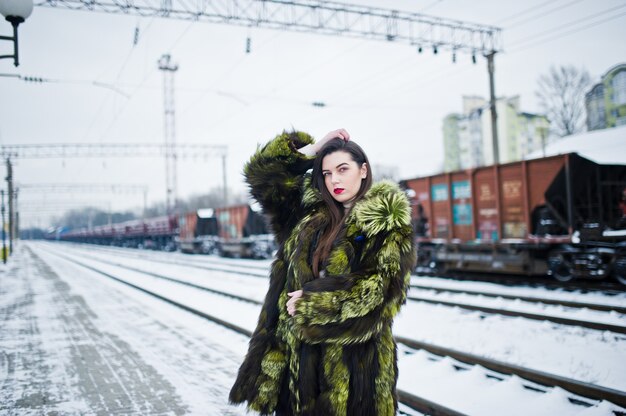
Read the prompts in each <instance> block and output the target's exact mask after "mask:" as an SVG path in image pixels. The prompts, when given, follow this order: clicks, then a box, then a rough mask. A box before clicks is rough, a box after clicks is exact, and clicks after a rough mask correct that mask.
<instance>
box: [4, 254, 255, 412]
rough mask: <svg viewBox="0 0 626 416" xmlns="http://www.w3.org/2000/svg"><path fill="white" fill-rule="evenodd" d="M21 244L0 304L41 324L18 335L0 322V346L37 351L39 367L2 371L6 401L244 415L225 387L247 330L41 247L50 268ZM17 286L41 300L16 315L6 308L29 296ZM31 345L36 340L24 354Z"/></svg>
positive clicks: (73, 408) (13, 351)
mask: <svg viewBox="0 0 626 416" xmlns="http://www.w3.org/2000/svg"><path fill="white" fill-rule="evenodd" d="M24 249H25V247H21V252H20V253H18V254H16V255H15V256H14V257H13V258H12V259H11V261H12V262H15V263H16V264H17V266H18V269H17V270H18V272H17V273H15V276H14V277H13V278H12V279H3V280H2V284H1V285H2V286H1V287H2V288H3V289H2V292H1V298H0V302H1V303H0V304H1V305H2V307H3V309H2V311H3V312H4V313H6V314H7V315H8V316H7V317H8V318H10V319H9V321H8V322H9V323H10V324H11V325H19V322H20V321H21V320H20V319H19V317H20V316H22V317H25V319H27V320H28V322H29V325H30V327H32V328H37V331H34V330H33V331H31V333H28V336H27V337H24V336H19V334H20V332H19V331H23V329H21V330H20V329H19V328H16V329H15V331H13V335H14V336H11V335H10V334H9V333H8V332H5V331H4V330H3V331H2V335H1V336H0V345H1V346H2V348H1V349H2V350H3V351H5V352H4V354H3V357H7V356H9V357H13V356H17V357H18V358H19V356H20V355H22V356H23V357H24V360H25V359H36V360H37V365H38V367H33V366H32V365H29V363H28V362H24V363H23V364H21V365H18V366H13V367H14V370H12V374H10V375H9V376H8V377H4V380H5V383H3V388H2V393H1V394H0V397H1V399H0V406H2V407H0V409H5V410H8V409H19V410H18V412H17V413H19V414H43V413H46V414H49V413H48V412H54V411H56V412H59V414H64V415H65V414H150V415H153V414H185V413H187V414H197V415H235V414H244V413H245V412H244V409H243V408H241V407H233V406H230V405H228V403H227V395H228V391H229V389H230V386H231V384H232V381H233V380H234V377H235V374H236V371H237V368H238V366H239V363H240V362H241V360H242V359H243V356H244V354H245V351H246V346H247V342H248V339H247V338H246V337H243V336H240V335H237V334H234V333H233V332H232V331H229V330H225V329H223V328H221V327H219V326H217V325H214V324H211V323H210V322H207V321H206V320H203V319H201V318H196V317H194V316H191V315H190V314H188V313H186V312H184V311H182V310H181V309H179V308H176V307H173V306H170V305H168V304H165V303H164V302H161V301H158V300H156V299H154V298H151V297H149V296H147V295H145V294H141V293H140V292H138V291H137V290H134V289H132V288H130V287H126V286H124V285H121V284H119V283H116V282H114V281H113V280H111V279H106V278H103V277H102V276H101V275H98V274H96V273H93V272H89V271H87V270H85V269H84V268H82V267H78V266H73V265H71V264H68V263H67V262H66V261H64V260H61V259H59V258H58V257H55V256H50V255H47V254H46V253H44V252H43V251H39V250H38V253H39V254H40V255H41V258H42V259H43V260H45V261H46V263H48V264H49V265H50V268H47V266H42V264H43V263H41V262H39V261H37V260H36V259H35V260H32V257H31V256H30V255H29V254H28V252H27V251H26V250H24ZM20 287H23V289H22V293H23V295H22V296H28V294H29V293H30V295H29V296H30V298H29V299H30V300H29V302H30V303H31V304H33V305H36V307H32V308H30V309H28V310H26V309H24V308H23V309H24V310H23V312H21V313H17V314H16V313H15V310H14V309H15V308H13V310H11V308H9V309H7V308H6V307H7V305H9V306H10V305H20V304H22V303H25V302H22V301H20V300H19V298H18V299H17V301H16V297H15V295H16V294H17V293H19V292H17V291H16V290H17V289H18V288H20ZM18 296H19V295H18ZM16 315H17V316H16ZM22 327H24V325H22ZM26 328H28V326H26ZM43 329H45V332H44V330H43ZM39 332H41V333H42V334H39ZM31 338H32V339H33V340H34V341H31ZM11 343H13V345H12V344H11ZM22 344H25V345H22ZM31 344H33V345H34V346H36V347H37V348H36V349H34V350H33V348H34V347H33V348H30V349H25V350H24V351H25V352H24V353H20V351H22V349H23V348H28V347H30V345H31ZM31 350H32V351H31ZM31 355H32V357H30V356H31ZM29 357H30V358H29ZM12 360H13V361H15V358H13V359H12ZM4 367H6V366H4ZM8 367H9V368H11V366H8ZM19 380H22V382H21V384H20V383H18V382H17V381H19ZM7 385H8V386H11V387H10V388H9V389H6V388H5V386H7ZM30 390H33V391H35V392H39V394H40V395H41V394H42V393H41V392H42V391H43V394H44V399H38V398H37V397H34V398H30V399H29V400H30V402H29V403H25V402H24V400H23V397H24V394H25V392H28V391H30ZM31 396H32V394H31ZM0 413H3V412H0Z"/></svg>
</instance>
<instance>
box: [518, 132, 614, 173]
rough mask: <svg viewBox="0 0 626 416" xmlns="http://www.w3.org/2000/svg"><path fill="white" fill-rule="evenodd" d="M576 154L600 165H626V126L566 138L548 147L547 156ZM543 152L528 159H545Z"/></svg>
mask: <svg viewBox="0 0 626 416" xmlns="http://www.w3.org/2000/svg"><path fill="white" fill-rule="evenodd" d="M570 152H576V153H578V154H579V155H580V156H582V157H585V158H587V159H589V160H592V161H594V162H596V163H600V164H614V165H623V164H624V163H626V126H618V127H613V128H610V129H602V130H594V131H588V132H584V133H579V134H574V135H571V136H567V137H564V138H562V139H559V140H557V141H555V142H552V143H550V144H548V145H547V146H546V149H545V155H546V156H552V155H559V154H565V153H570ZM543 155H544V153H543V151H541V150H538V151H536V152H533V153H530V154H528V155H527V156H526V159H536V158H540V157H543Z"/></svg>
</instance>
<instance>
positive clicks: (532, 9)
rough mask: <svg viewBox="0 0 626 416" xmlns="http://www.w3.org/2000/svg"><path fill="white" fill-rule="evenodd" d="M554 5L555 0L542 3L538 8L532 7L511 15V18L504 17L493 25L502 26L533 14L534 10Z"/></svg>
mask: <svg viewBox="0 0 626 416" xmlns="http://www.w3.org/2000/svg"><path fill="white" fill-rule="evenodd" d="M553 3H554V0H547V1H544V2H543V3H541V4H539V5H537V6H532V7H529V8H527V9H524V10H522V11H521V12H517V13H514V14H511V15H509V16H506V17H503V18H502V19H498V21H497V22H494V23H493V24H494V25H495V24H498V25H502V23H503V22H506V21H507V20H511V19H515V18H516V17H520V16H523V15H525V14H527V13H529V12H532V11H534V10H539V9H541V8H543V7H545V6H547V5H549V4H553Z"/></svg>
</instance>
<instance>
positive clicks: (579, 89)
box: [535, 65, 591, 137]
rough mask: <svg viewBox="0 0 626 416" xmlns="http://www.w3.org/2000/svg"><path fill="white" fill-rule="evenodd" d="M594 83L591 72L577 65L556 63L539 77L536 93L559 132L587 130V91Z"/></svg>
mask: <svg viewBox="0 0 626 416" xmlns="http://www.w3.org/2000/svg"><path fill="white" fill-rule="evenodd" d="M590 85H591V77H590V76H589V72H587V70H585V69H584V68H581V69H577V68H576V67H575V66H573V65H567V66H563V65H561V66H560V67H558V68H556V67H554V66H552V67H550V72H549V73H548V74H544V75H541V76H540V77H539V80H538V81H537V91H536V92H535V94H536V96H537V99H538V100H539V105H540V106H541V108H542V109H543V111H544V112H545V113H546V115H547V116H548V118H549V119H550V124H551V127H552V129H553V131H554V133H555V134H557V135H558V136H560V137H563V136H569V135H570V134H574V133H578V132H580V131H582V130H583V128H584V126H585V92H586V91H587V89H588V88H589V86H590Z"/></svg>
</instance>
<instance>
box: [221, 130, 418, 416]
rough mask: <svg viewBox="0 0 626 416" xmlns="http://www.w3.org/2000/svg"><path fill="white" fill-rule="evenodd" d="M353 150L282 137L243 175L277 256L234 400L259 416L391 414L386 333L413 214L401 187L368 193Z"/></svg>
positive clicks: (368, 181)
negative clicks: (272, 236)
mask: <svg viewBox="0 0 626 416" xmlns="http://www.w3.org/2000/svg"><path fill="white" fill-rule="evenodd" d="M349 139H350V136H349V134H348V132H347V131H345V130H343V129H340V130H335V131H332V132H330V133H328V134H327V135H326V136H325V137H324V138H323V139H322V140H320V141H319V142H317V143H314V142H313V139H312V137H311V136H309V135H308V134H306V133H302V132H283V133H282V134H281V135H279V136H277V137H276V138H275V139H274V140H272V141H271V142H269V143H268V144H267V145H265V146H264V147H263V148H261V149H260V150H258V151H257V152H256V153H255V154H254V155H253V156H252V158H251V159H250V161H249V162H248V163H247V164H246V166H245V168H244V174H245V177H246V181H247V182H248V184H249V185H250V188H251V193H252V196H253V197H254V198H255V199H256V200H257V201H259V202H260V203H261V205H262V206H263V209H264V212H265V213H266V214H267V215H269V217H270V220H271V223H272V227H273V231H274V233H275V235H276V240H277V242H278V244H279V250H278V254H277V256H276V260H275V261H274V263H273V264H272V268H271V276H270V287H269V290H268V292H267V295H266V297H265V302H264V305H263V309H262V311H261V315H260V316H259V321H258V324H257V328H256V330H255V331H254V334H253V335H252V338H251V340H250V346H249V350H248V354H247V355H246V358H245V360H244V362H243V364H242V366H241V368H240V369H239V374H238V376H237V380H236V382H235V385H234V386H233V388H232V390H231V392H230V401H231V402H232V403H242V402H244V401H247V402H248V408H249V409H252V410H256V411H258V412H260V413H261V414H264V415H265V414H272V413H275V414H277V415H320V416H321V415H324V416H326V415H329V416H331V415H355V416H357V415H358V416H363V415H393V414H395V413H396V410H397V400H396V391H395V386H396V380H397V376H398V369H397V359H396V345H395V343H394V340H393V337H392V334H391V324H392V320H393V317H394V316H395V315H396V314H397V313H398V311H399V309H400V305H402V304H403V303H404V302H405V300H406V290H407V287H408V283H409V276H410V271H411V268H412V266H413V264H414V262H415V250H414V247H413V238H412V232H411V231H412V230H411V222H410V208H409V204H408V201H407V198H406V196H405V195H404V193H403V192H402V191H401V190H400V189H399V188H398V187H397V185H395V184H393V183H391V182H382V183H378V184H375V185H372V174H371V173H372V172H371V168H370V164H369V162H368V160H367V156H366V155H365V153H364V152H363V150H362V149H361V148H360V147H359V146H358V145H356V144H355V143H354V142H351V141H349ZM311 167H312V168H313V171H312V174H309V173H307V171H308V170H309V169H310V168H311Z"/></svg>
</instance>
